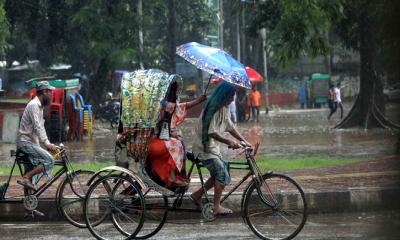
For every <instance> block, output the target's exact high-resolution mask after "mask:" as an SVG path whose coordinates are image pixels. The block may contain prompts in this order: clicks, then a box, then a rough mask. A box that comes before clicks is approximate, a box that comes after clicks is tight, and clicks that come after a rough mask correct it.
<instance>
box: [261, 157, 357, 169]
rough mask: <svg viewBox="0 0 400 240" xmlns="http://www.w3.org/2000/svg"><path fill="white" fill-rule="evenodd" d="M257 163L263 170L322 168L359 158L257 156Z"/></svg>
mask: <svg viewBox="0 0 400 240" xmlns="http://www.w3.org/2000/svg"><path fill="white" fill-rule="evenodd" d="M256 161H257V164H258V165H259V167H260V168H261V169H262V170H263V171H269V170H274V171H288V170H301V169H311V168H324V167H331V166H337V165H345V164H349V163H354V162H358V161H361V158H339V157H327V156H313V157H292V158H283V157H258V158H256Z"/></svg>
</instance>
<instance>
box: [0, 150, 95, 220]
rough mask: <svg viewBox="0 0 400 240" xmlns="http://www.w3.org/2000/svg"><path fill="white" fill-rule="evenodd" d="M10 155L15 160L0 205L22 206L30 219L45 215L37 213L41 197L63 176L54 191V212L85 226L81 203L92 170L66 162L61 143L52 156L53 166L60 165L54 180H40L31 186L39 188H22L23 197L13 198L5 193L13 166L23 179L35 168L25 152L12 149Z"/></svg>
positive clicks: (0, 195)
mask: <svg viewBox="0 0 400 240" xmlns="http://www.w3.org/2000/svg"><path fill="white" fill-rule="evenodd" d="M10 153H11V157H15V160H14V163H13V165H12V168H11V171H10V175H9V176H8V180H7V182H6V183H4V184H3V185H2V189H3V191H2V192H1V193H0V204H3V203H11V204H21V203H22V204H23V206H24V208H25V209H26V210H27V211H28V214H29V215H30V216H32V217H35V216H36V215H39V216H44V213H43V212H41V211H39V210H37V207H38V204H39V201H40V196H41V195H42V194H43V193H44V192H45V191H46V190H47V189H48V188H49V187H50V186H51V185H53V184H54V183H56V182H57V180H58V179H59V178H60V177H61V176H65V178H64V179H63V180H62V181H60V183H59V185H58V188H57V192H56V205H57V209H58V210H59V212H60V213H61V214H62V215H63V216H64V217H65V219H66V220H67V221H68V222H70V223H71V224H72V225H74V226H76V227H80V228H84V227H86V224H85V221H84V219H83V212H82V203H83V200H84V197H85V195H86V192H87V189H88V187H87V181H88V180H89V179H90V178H91V176H92V175H93V174H94V172H93V171H87V170H75V169H74V168H73V166H72V164H71V162H70V160H69V159H68V156H67V154H66V149H65V147H64V145H63V144H60V146H59V147H58V151H57V152H56V153H55V154H53V156H54V158H55V159H56V160H55V166H60V169H59V170H57V171H56V173H55V174H54V177H53V178H51V179H49V180H48V181H40V178H39V179H37V180H36V182H34V184H38V185H40V186H38V188H37V190H32V189H28V188H24V190H23V194H21V195H16V196H12V195H9V194H8V193H7V190H9V186H10V182H11V179H12V176H13V173H14V170H15V169H16V167H18V169H19V173H20V175H21V176H22V175H24V173H25V172H28V171H30V170H32V169H33V167H34V166H33V165H32V163H31V162H30V160H29V157H28V155H27V154H26V153H24V152H22V151H19V150H17V151H15V150H11V151H10ZM41 182H43V183H41Z"/></svg>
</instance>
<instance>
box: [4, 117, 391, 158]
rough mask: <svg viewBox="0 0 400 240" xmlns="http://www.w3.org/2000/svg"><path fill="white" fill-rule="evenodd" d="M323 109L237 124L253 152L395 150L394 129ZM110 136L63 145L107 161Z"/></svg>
mask: <svg viewBox="0 0 400 240" xmlns="http://www.w3.org/2000/svg"><path fill="white" fill-rule="evenodd" d="M389 110H390V109H389ZM391 112H394V113H392V115H391V118H392V119H394V118H397V117H398V115H397V109H394V110H393V109H392V110H391V111H389V113H391ZM327 113H328V112H327V109H321V110H305V111H301V110H281V111H273V112H270V114H269V115H265V114H264V113H263V114H262V116H261V120H260V122H259V123H254V122H245V123H239V124H238V128H239V130H240V132H242V134H243V135H244V137H246V138H247V139H249V141H250V142H252V143H256V142H261V149H260V151H259V153H260V154H262V155H267V156H299V155H336V156H365V155H369V156H371V155H372V156H373V155H382V154H394V153H395V151H396V141H397V138H398V136H397V135H396V134H395V133H394V132H392V131H389V130H385V129H373V130H360V129H345V130H336V129H333V127H334V126H335V124H336V123H338V121H339V120H340V119H338V116H337V115H336V116H334V117H333V119H331V120H330V121H328V120H327V119H326V116H327ZM197 121H198V120H197V119H195V118H192V119H187V120H186V122H185V123H184V124H183V125H182V126H181V130H182V133H183V135H184V139H185V142H186V146H188V150H190V146H191V141H192V139H193V136H194V134H195V126H196V123H197ZM107 127H108V126H107ZM115 138H116V132H115V130H114V131H111V130H109V129H103V128H102V126H101V125H97V129H95V137H94V139H93V141H89V140H84V141H82V142H78V141H73V142H67V143H65V145H66V146H67V147H68V149H69V151H70V154H69V156H70V157H71V158H72V160H73V161H74V162H105V161H113V160H114V141H115ZM13 148H14V145H12V144H0V166H1V165H3V164H2V163H4V162H5V161H9V149H13ZM221 149H222V150H223V152H224V153H225V154H226V155H227V157H229V156H234V155H235V153H234V152H232V151H229V150H228V149H227V148H226V147H222V148H221ZM9 162H10V161H9Z"/></svg>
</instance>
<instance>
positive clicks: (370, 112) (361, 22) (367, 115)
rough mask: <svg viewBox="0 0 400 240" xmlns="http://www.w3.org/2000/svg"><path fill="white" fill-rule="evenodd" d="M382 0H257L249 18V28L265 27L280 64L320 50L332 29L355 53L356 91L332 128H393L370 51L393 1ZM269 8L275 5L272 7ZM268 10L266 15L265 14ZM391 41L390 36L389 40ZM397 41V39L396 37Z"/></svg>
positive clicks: (326, 50)
mask: <svg viewBox="0 0 400 240" xmlns="http://www.w3.org/2000/svg"><path fill="white" fill-rule="evenodd" d="M394 2H396V1H393V0H385V1H383V2H382V1H377V0H374V1H367V0H350V1H329V0H304V1H301V0H292V1H290V0H280V1H272V0H270V1H265V2H259V3H258V5H259V6H258V7H257V9H258V10H257V14H256V15H255V18H254V20H253V23H252V29H253V33H255V32H256V31H257V30H259V29H261V28H263V27H265V28H267V29H268V30H269V32H271V34H270V35H271V36H272V38H271V39H270V40H269V45H270V46H271V48H272V49H273V51H274V53H275V54H274V55H275V60H276V61H278V62H280V63H282V64H285V63H286V62H288V61H291V60H295V59H297V58H299V57H300V56H301V55H302V54H304V53H309V54H310V55H311V56H317V55H326V54H327V53H329V51H330V50H331V49H330V46H329V43H328V39H327V37H326V36H327V34H328V32H329V31H331V30H333V29H334V26H336V25H337V27H336V28H335V29H336V30H337V32H338V34H339V36H340V37H341V40H342V42H343V44H345V45H346V46H348V47H350V48H352V49H355V50H358V51H359V52H360V59H361V69H360V93H359V94H358V97H357V100H356V102H355V104H354V105H353V108H352V110H351V111H350V113H349V114H348V115H347V116H346V117H345V118H344V119H343V121H342V122H341V123H339V124H338V125H337V126H336V127H338V128H349V127H362V128H373V127H386V128H387V127H398V126H397V125H396V124H394V123H392V122H390V121H388V120H387V119H385V117H384V112H385V110H384V107H385V105H384V102H383V87H382V81H381V78H380V77H379V76H378V75H377V66H376V61H375V59H376V56H377V55H376V53H377V51H378V46H379V45H378V44H379V42H380V41H378V40H379V39H380V38H381V37H382V34H381V31H380V28H381V27H382V22H380V21H378V20H379V19H380V18H381V17H382V16H384V15H385V12H386V11H387V9H390V8H391V7H393V5H394V4H395V3H394ZM273 9H276V10H275V11H273ZM268 13H272V14H268ZM392 40H393V39H392ZM396 41H398V40H396Z"/></svg>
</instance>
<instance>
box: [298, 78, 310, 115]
mask: <svg viewBox="0 0 400 240" xmlns="http://www.w3.org/2000/svg"><path fill="white" fill-rule="evenodd" d="M297 99H298V101H299V103H300V108H301V109H304V107H307V102H308V85H307V79H304V80H303V82H302V83H301V84H300V86H299V88H298V91H297Z"/></svg>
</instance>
